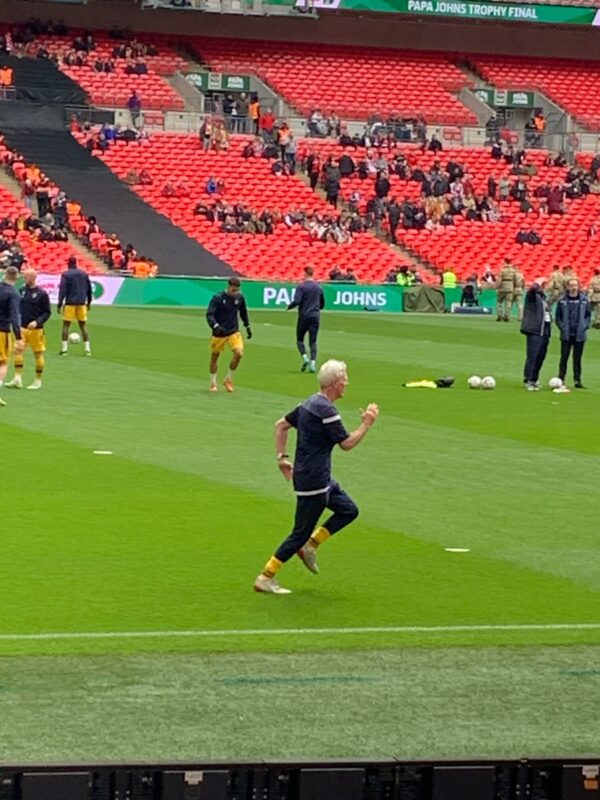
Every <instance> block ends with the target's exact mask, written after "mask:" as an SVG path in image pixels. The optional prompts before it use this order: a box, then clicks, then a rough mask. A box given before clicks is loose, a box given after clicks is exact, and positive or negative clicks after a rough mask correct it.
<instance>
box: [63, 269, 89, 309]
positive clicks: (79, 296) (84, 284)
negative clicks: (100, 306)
mask: <svg viewBox="0 0 600 800" xmlns="http://www.w3.org/2000/svg"><path fill="white" fill-rule="evenodd" d="M91 302H92V282H91V281H90V278H89V275H88V274H87V272H84V271H83V270H82V269H79V268H76V269H72V268H71V269H68V270H67V271H66V272H63V274H62V275H61V276H60V286H59V289H58V305H59V306H62V304H63V303H64V304H65V305H67V306H89V305H91Z"/></svg>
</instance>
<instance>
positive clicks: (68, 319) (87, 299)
mask: <svg viewBox="0 0 600 800" xmlns="http://www.w3.org/2000/svg"><path fill="white" fill-rule="evenodd" d="M91 305H92V282H91V281H90V277H89V275H88V274H87V272H85V271H84V270H82V269H79V267H78V266H77V259H76V258H75V256H71V257H70V258H69V261H68V263H67V270H66V271H65V272H63V274H62V275H61V276H60V285H59V288H58V313H59V314H61V313H62V319H63V324H62V337H61V346H60V353H59V355H61V356H66V355H67V350H68V347H69V344H68V343H69V328H70V327H71V323H72V322H74V321H75V320H77V322H78V323H79V328H80V330H81V336H82V338H83V342H84V352H85V354H86V356H91V355H92V351H91V350H90V334H89V332H88V328H87V318H88V311H89V310H90V306H91Z"/></svg>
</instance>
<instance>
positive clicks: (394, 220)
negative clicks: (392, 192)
mask: <svg viewBox="0 0 600 800" xmlns="http://www.w3.org/2000/svg"><path fill="white" fill-rule="evenodd" d="M401 218H402V209H401V208H400V205H399V203H398V201H397V199H396V198H395V197H392V200H391V202H390V203H389V205H388V220H389V225H390V238H391V241H392V244H397V240H396V230H397V229H398V225H399V224H400V219H401Z"/></svg>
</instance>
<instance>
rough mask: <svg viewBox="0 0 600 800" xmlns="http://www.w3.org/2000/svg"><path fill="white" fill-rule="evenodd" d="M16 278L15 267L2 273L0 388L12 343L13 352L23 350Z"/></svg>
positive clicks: (0, 287) (3, 403) (1, 403)
mask: <svg viewBox="0 0 600 800" xmlns="http://www.w3.org/2000/svg"><path fill="white" fill-rule="evenodd" d="M18 277H19V270H18V269H17V268H16V267H8V268H7V269H6V271H5V272H4V280H3V281H2V282H1V283H0V388H1V387H2V384H3V383H4V379H5V378H6V371H7V369H8V360H9V358H10V354H11V353H12V349H13V341H14V347H15V352H17V353H18V352H21V351H22V349H23V340H22V338H21V312H20V310H19V294H18V292H17V290H16V289H15V283H16V282H17V278H18ZM5 405H6V403H5V402H4V400H2V398H0V406H5Z"/></svg>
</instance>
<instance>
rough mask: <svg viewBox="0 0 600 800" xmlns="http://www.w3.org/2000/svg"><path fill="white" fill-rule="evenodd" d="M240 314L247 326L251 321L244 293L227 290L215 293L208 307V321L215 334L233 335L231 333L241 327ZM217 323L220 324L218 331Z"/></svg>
mask: <svg viewBox="0 0 600 800" xmlns="http://www.w3.org/2000/svg"><path fill="white" fill-rule="evenodd" d="M238 314H239V315H240V317H241V318H242V322H243V323H244V325H245V326H246V328H247V327H248V326H249V325H250V321H249V319H248V309H247V307H246V301H245V299H244V297H243V295H241V294H229V292H227V291H223V292H218V293H217V294H216V295H214V297H213V298H212V300H211V301H210V303H209V305H208V308H207V309H206V321H207V322H208V324H209V326H210V329H211V330H212V332H213V336H217V337H219V336H231V334H233V333H237V332H238V331H239V329H240V325H239V321H238ZM215 325H218V329H217V331H215Z"/></svg>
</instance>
